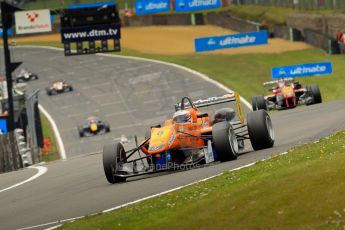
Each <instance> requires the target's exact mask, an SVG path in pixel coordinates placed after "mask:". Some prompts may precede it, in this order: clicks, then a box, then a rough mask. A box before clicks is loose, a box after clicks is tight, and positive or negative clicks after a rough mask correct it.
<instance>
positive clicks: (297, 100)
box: [251, 78, 322, 110]
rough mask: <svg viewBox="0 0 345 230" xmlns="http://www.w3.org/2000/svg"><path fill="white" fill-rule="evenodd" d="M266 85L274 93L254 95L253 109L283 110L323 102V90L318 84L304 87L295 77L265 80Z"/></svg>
mask: <svg viewBox="0 0 345 230" xmlns="http://www.w3.org/2000/svg"><path fill="white" fill-rule="evenodd" d="M264 86H269V87H270V88H269V89H268V91H270V92H272V93H271V94H269V95H266V96H262V95H258V96H253V97H252V100H251V101H252V108H253V110H258V109H263V110H282V109H290V108H295V107H296V106H298V105H311V104H317V103H321V102H322V98H321V92H320V89H319V86H318V85H316V84H312V85H307V86H306V87H302V85H301V84H300V83H299V82H298V81H295V79H294V78H282V79H279V80H276V81H270V82H265V83H264Z"/></svg>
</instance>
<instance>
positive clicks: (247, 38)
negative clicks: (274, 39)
mask: <svg viewBox="0 0 345 230" xmlns="http://www.w3.org/2000/svg"><path fill="white" fill-rule="evenodd" d="M267 44H268V33H267V31H259V32H251V33H242V34H231V35H225V36H215V37H204V38H197V39H195V40H194V45H195V51H196V52H204V51H212V50H217V49H226V48H238V47H243V46H256V45H267Z"/></svg>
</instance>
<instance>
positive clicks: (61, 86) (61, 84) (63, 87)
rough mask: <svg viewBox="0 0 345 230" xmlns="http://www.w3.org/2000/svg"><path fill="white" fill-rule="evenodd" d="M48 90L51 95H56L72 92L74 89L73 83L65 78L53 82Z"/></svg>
mask: <svg viewBox="0 0 345 230" xmlns="http://www.w3.org/2000/svg"><path fill="white" fill-rule="evenodd" d="M46 91H47V94H48V95H49V96H51V95H56V94H58V93H64V92H71V91H73V87H72V85H71V84H69V83H67V82H65V81H63V80H59V81H55V82H53V84H52V85H51V86H50V87H48V88H47V89H46Z"/></svg>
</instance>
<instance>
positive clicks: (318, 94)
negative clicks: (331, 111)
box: [306, 84, 322, 104]
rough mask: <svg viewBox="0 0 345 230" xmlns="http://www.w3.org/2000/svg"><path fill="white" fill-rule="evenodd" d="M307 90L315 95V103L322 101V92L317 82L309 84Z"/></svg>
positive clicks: (311, 94)
mask: <svg viewBox="0 0 345 230" xmlns="http://www.w3.org/2000/svg"><path fill="white" fill-rule="evenodd" d="M306 88H307V91H308V93H309V94H310V96H312V97H313V104H319V103H322V97H321V92H320V89H319V86H318V85H317V84H312V85H307V87H306Z"/></svg>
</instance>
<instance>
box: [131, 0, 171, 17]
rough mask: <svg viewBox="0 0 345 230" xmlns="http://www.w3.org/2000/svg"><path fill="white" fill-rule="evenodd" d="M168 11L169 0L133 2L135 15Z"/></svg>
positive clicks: (139, 0) (140, 0)
mask: <svg viewBox="0 0 345 230" xmlns="http://www.w3.org/2000/svg"><path fill="white" fill-rule="evenodd" d="M169 11H170V1H169V0H138V1H136V2H135V14H154V13H160V12H169Z"/></svg>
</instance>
